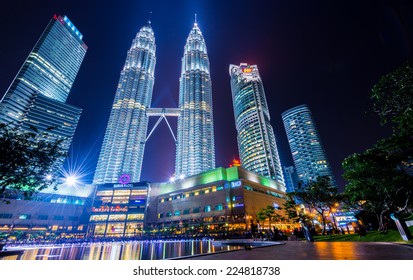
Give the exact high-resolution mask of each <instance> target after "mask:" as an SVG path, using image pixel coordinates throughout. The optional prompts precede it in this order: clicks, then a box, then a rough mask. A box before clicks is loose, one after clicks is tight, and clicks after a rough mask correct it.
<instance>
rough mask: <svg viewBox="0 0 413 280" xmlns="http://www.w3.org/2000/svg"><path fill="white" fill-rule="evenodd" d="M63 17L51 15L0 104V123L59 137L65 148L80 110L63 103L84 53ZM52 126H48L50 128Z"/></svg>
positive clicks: (78, 35)
mask: <svg viewBox="0 0 413 280" xmlns="http://www.w3.org/2000/svg"><path fill="white" fill-rule="evenodd" d="M86 51H87V46H86V45H85V43H84V42H83V35H82V34H81V33H80V32H79V30H78V29H77V28H76V27H75V25H74V24H73V23H72V22H71V21H70V20H69V18H68V17H67V16H56V15H55V16H53V18H52V19H51V20H50V22H49V24H48V25H47V27H46V29H45V30H44V31H43V33H42V35H41V36H40V38H39V40H38V41H37V42H36V44H35V46H34V48H33V49H32V50H31V52H30V54H29V56H28V57H27V59H26V61H25V62H24V63H23V66H22V67H21V68H20V70H19V72H18V73H17V75H16V77H15V78H14V80H13V82H12V83H11V85H10V87H9V88H8V89H7V91H6V93H5V95H4V96H3V99H2V100H1V103H0V122H2V123H5V124H7V125H8V126H10V127H17V128H19V129H21V130H22V131H33V128H35V129H36V130H38V131H39V132H40V133H43V136H44V138H46V139H50V140H52V141H53V140H56V139H60V140H62V141H63V142H62V150H63V151H67V150H68V149H69V146H70V144H71V142H72V138H73V135H74V133H75V130H76V126H77V123H78V121H79V118H80V114H81V112H82V110H81V109H80V108H77V107H74V106H72V105H70V104H67V103H65V102H66V99H67V97H68V95H69V92H70V90H71V88H72V85H73V83H74V81H75V78H76V75H77V73H78V71H79V68H80V66H81V64H82V61H83V59H84V57H85V55H86ZM50 128H52V129H50Z"/></svg>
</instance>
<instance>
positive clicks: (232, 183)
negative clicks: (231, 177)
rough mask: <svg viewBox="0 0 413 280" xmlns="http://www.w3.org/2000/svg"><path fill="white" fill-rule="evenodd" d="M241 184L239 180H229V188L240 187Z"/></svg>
mask: <svg viewBox="0 0 413 280" xmlns="http://www.w3.org/2000/svg"><path fill="white" fill-rule="evenodd" d="M241 185H242V182H241V181H240V180H238V181H234V182H231V188H236V187H240V186H241Z"/></svg>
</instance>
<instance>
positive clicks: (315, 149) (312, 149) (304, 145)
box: [281, 105, 336, 185]
mask: <svg viewBox="0 0 413 280" xmlns="http://www.w3.org/2000/svg"><path fill="white" fill-rule="evenodd" d="M281 116H282V119H283V122H284V127H285V131H286V133H287V138H288V143H289V145H290V150H291V154H292V157H293V160H294V165H295V170H296V172H297V177H298V180H299V181H302V182H304V183H308V182H310V181H313V180H316V178H317V177H318V176H328V177H330V178H331V180H332V184H333V185H336V182H335V179H334V176H333V172H332V170H331V167H330V163H329V162H328V160H327V156H326V152H325V150H324V148H323V145H322V142H321V139H320V135H319V133H318V131H317V127H316V125H315V123H314V119H313V116H312V114H311V111H310V109H309V108H308V106H307V105H300V106H297V107H294V108H291V109H289V110H287V111H285V112H284V113H282V114H281Z"/></svg>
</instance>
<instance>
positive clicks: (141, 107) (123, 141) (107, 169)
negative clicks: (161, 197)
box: [93, 21, 215, 184]
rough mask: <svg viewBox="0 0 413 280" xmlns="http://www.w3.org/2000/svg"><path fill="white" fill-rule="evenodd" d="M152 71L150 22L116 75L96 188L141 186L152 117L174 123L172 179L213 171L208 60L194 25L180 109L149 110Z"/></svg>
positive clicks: (184, 63)
mask: <svg viewBox="0 0 413 280" xmlns="http://www.w3.org/2000/svg"><path fill="white" fill-rule="evenodd" d="M155 65H156V44H155V36H154V32H153V30H152V27H151V23H150V21H149V22H148V24H147V25H146V26H144V27H142V28H141V29H140V31H139V32H138V33H137V35H136V37H135V39H134V40H133V41H132V46H131V48H130V49H129V51H128V53H127V57H126V61H125V65H124V67H123V69H122V71H121V73H120V78H119V84H118V87H117V90H116V95H115V100H114V102H113V106H112V110H111V113H110V117H109V122H108V126H107V128H106V133H105V136H104V140H103V144H102V149H101V152H100V155H99V160H98V164H97V167H96V172H95V177H94V180H93V182H94V183H95V184H103V183H116V182H118V180H119V178H121V180H123V182H124V181H125V178H127V181H131V182H139V181H140V177H141V170H142V161H143V155H144V150H145V143H146V141H147V139H148V136H147V130H148V120H149V117H151V116H159V117H160V119H159V121H160V120H162V118H165V117H166V116H176V117H178V132H177V139H176V147H177V148H176V163H175V176H178V177H180V176H185V177H186V176H190V175H194V174H198V173H201V172H204V171H207V170H210V169H213V168H215V144H214V122H213V112H212V90H211V76H210V71H209V59H208V54H207V48H206V45H205V40H204V37H203V36H202V32H201V30H200V29H199V27H198V24H197V23H196V22H195V23H194V26H193V28H192V30H191V32H190V33H189V36H188V39H187V41H186V45H185V48H184V55H183V58H182V70H181V77H180V79H179V108H172V109H157V108H150V107H151V101H152V92H153V86H154V80H155V78H154V73H155ZM165 120H166V118H165ZM159 121H158V122H159ZM166 121H167V120H166ZM168 126H169V123H168ZM171 132H172V130H171Z"/></svg>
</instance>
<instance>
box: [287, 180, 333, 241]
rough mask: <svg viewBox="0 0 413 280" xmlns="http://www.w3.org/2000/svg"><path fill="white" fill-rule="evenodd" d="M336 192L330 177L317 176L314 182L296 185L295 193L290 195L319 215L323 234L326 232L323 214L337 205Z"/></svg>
mask: <svg viewBox="0 0 413 280" xmlns="http://www.w3.org/2000/svg"><path fill="white" fill-rule="evenodd" d="M337 192H338V190H337V187H336V186H334V185H333V184H332V183H331V179H330V177H328V176H319V177H317V179H316V180H315V181H310V182H309V183H307V184H303V183H300V184H298V187H297V191H296V192H294V193H292V195H294V197H295V198H296V199H298V200H300V201H302V202H303V204H305V205H306V206H307V207H309V208H310V209H314V210H315V211H316V212H317V213H318V214H319V215H320V217H321V220H322V225H323V234H324V233H325V231H326V217H325V214H326V212H327V211H330V210H331V209H332V208H333V207H334V204H335V203H337V201H338V196H337Z"/></svg>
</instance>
